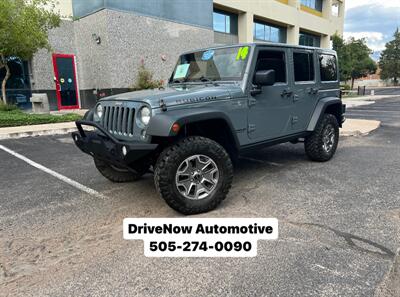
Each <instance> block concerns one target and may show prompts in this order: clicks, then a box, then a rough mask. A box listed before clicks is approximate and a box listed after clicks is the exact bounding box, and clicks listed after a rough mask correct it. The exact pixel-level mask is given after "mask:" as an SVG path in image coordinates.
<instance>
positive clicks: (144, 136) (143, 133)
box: [140, 130, 146, 139]
mask: <svg viewBox="0 0 400 297" xmlns="http://www.w3.org/2000/svg"><path fill="white" fill-rule="evenodd" d="M140 135H141V136H142V138H143V139H145V138H146V130H142V132H141V133H140Z"/></svg>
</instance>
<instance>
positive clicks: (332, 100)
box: [307, 97, 342, 131]
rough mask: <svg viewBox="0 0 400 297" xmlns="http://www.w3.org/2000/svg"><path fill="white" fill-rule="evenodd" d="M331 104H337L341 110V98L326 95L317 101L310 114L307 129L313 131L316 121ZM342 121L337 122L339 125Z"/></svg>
mask: <svg viewBox="0 0 400 297" xmlns="http://www.w3.org/2000/svg"><path fill="white" fill-rule="evenodd" d="M332 105H339V106H340V110H342V100H340V98H337V97H326V98H323V99H321V100H319V101H318V103H317V106H316V107H315V109H314V112H313V114H312V116H311V120H310V122H309V123H308V126H307V131H314V129H315V127H316V126H317V124H318V122H319V121H320V119H321V118H322V115H323V114H324V113H325V111H326V109H327V108H328V107H329V106H332ZM341 124H342V123H341V122H339V125H341Z"/></svg>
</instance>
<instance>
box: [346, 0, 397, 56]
mask: <svg viewBox="0 0 400 297" xmlns="http://www.w3.org/2000/svg"><path fill="white" fill-rule="evenodd" d="M398 27H400V0H392V1H378V0H357V1H346V19H345V27H344V31H345V33H344V37H345V38H349V37H354V38H365V39H366V41H367V44H368V46H369V47H370V48H371V49H372V50H374V51H381V50H382V49H384V48H385V44H386V42H388V41H389V40H391V39H392V37H393V33H394V32H395V31H396V28H398Z"/></svg>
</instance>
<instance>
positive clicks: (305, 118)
mask: <svg viewBox="0 0 400 297" xmlns="http://www.w3.org/2000/svg"><path fill="white" fill-rule="evenodd" d="M291 52H292V55H291V56H292V65H293V71H291V81H292V90H293V97H292V100H293V105H294V108H293V113H292V115H291V124H290V126H288V134H291V133H297V132H302V131H304V130H306V127H307V125H308V122H309V119H310V117H311V114H312V113H313V111H314V107H315V105H316V103H317V99H318V91H319V88H318V83H317V75H316V72H317V68H316V65H317V64H318V63H316V56H315V52H314V50H305V49H292V50H291Z"/></svg>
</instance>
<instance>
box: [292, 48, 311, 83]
mask: <svg viewBox="0 0 400 297" xmlns="http://www.w3.org/2000/svg"><path fill="white" fill-rule="evenodd" d="M293 64H294V80H295V81H313V80H314V60H313V53H293Z"/></svg>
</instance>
